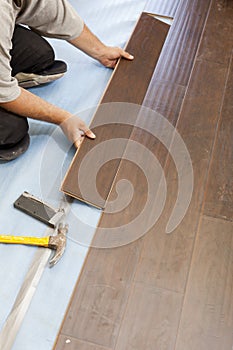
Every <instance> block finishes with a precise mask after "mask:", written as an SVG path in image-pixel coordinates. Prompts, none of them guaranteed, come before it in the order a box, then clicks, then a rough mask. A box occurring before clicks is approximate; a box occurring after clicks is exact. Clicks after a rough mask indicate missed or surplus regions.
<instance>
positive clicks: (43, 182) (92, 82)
mask: <svg viewBox="0 0 233 350" xmlns="http://www.w3.org/2000/svg"><path fill="white" fill-rule="evenodd" d="M71 3H72V4H73V6H74V7H75V8H76V9H77V10H78V12H79V13H80V14H81V15H82V17H83V18H84V19H85V21H86V23H87V24H88V25H89V27H90V28H91V29H92V30H93V31H94V32H95V33H96V34H97V35H98V36H99V37H100V38H101V39H102V40H103V41H104V42H105V43H107V44H109V45H117V46H121V47H124V45H125V44H126V41H127V40H128V38H129V36H130V34H131V32H132V30H133V28H134V25H135V22H136V21H137V19H138V17H139V15H140V13H141V12H142V11H143V9H144V7H145V5H146V0H138V1H134V0H128V1H122V0H96V1H91V0H80V1H79V0H73V1H71ZM51 42H52V45H53V46H54V48H55V51H56V56H57V58H59V59H63V60H65V61H66V62H67V63H68V67H69V70H68V72H67V74H66V75H65V76H64V77H63V78H62V79H60V80H59V81H56V82H54V83H52V84H49V85H47V86H44V87H39V88H34V89H33V90H32V92H33V93H35V94H37V95H39V96H41V97H42V98H45V99H46V100H48V101H50V102H52V103H53V104H56V105H58V106H60V107H62V108H65V109H67V110H69V111H70V112H72V113H78V114H79V115H80V116H81V117H82V118H83V119H85V121H86V122H87V123H89V122H90V118H91V113H89V112H88V113H86V112H85V110H87V109H89V108H90V107H92V106H95V105H96V104H97V103H98V101H99V99H100V97H101V95H102V93H103V91H104V89H105V87H106V84H107V82H108V80H109V78H110V75H111V71H110V70H108V69H106V68H104V67H102V66H101V65H100V64H99V63H98V62H96V61H94V60H93V59H91V58H89V57H87V56H85V55H84V54H83V53H81V52H79V51H78V50H77V49H75V48H74V47H72V46H71V45H69V44H68V43H66V42H64V41H59V40H51ZM30 135H31V145H30V148H29V150H28V151H27V152H26V153H25V154H24V155H23V156H22V157H21V158H19V159H17V160H15V161H12V162H10V163H1V164H0V176H1V182H0V193H1V196H0V218H1V233H2V234H16V235H32V236H43V235H45V232H46V229H47V227H46V226H45V225H44V224H43V223H40V222H38V221H37V220H35V219H33V218H31V217H29V216H27V215H26V214H24V213H22V212H20V211H18V210H16V209H14V208H13V202H14V201H15V200H16V199H17V198H18V196H19V195H20V194H21V193H23V192H24V191H25V190H26V191H28V192H30V193H32V194H33V195H35V196H37V197H39V198H41V199H43V200H44V201H46V202H48V203H50V204H51V205H53V206H54V207H58V206H59V203H60V200H61V198H62V197H63V194H62V193H61V192H59V187H60V184H61V181H62V178H63V177H64V174H65V172H66V170H67V167H68V165H69V163H70V161H71V159H72V157H73V155H74V149H73V148H71V146H70V144H69V142H68V141H67V140H66V139H65V137H64V136H63V134H62V132H61V131H60V129H59V127H55V126H53V125H49V124H47V123H39V122H36V121H30ZM100 214H101V213H100V211H99V210H97V209H95V208H93V207H90V206H87V205H86V204H83V203H80V202H78V201H73V202H72V203H71V205H70V213H69V215H68V218H67V221H68V223H69V235H68V242H67V249H66V252H65V255H64V256H63V258H62V260H61V261H60V262H59V263H58V264H57V265H56V266H55V267H54V268H52V269H49V268H48V267H46V268H45V270H44V272H43V274H42V277H41V279H40V281H39V283H38V285H37V286H35V293H34V296H33V298H32V301H31V304H30V307H29V309H28V311H27V313H26V315H25V317H24V319H23V322H22V325H21V327H20V330H19V332H18V334H17V336H16V340H15V342H14V345H13V347H12V349H13V350H22V349H23V350H29V349H30V350H31V349H33V350H41V349H43V350H50V349H52V347H53V344H54V341H55V338H56V335H57V333H58V331H59V327H60V325H61V322H62V319H63V317H64V313H65V311H66V307H67V305H68V303H69V300H70V297H71V294H72V291H73V288H74V286H75V283H76V281H77V278H78V276H79V273H80V271H81V268H82V265H83V263H84V260H85V257H86V254H87V251H88V243H89V242H90V241H91V238H92V236H93V234H94V232H95V228H96V226H97V224H98V220H99V217H100ZM37 249H38V248H34V247H27V246H14V245H0V266H1V268H0V280H1V284H0V329H2V328H3V326H4V324H5V322H6V320H7V317H8V315H9V314H10V313H11V310H12V307H13V305H14V301H15V299H16V297H17V295H18V293H19V290H20V288H21V286H22V284H23V282H24V279H25V276H26V274H27V272H28V270H29V268H30V266H31V263H32V261H33V258H34V256H35V253H36V251H37ZM9 336H11V335H10V334H9Z"/></svg>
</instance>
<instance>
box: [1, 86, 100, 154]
mask: <svg viewBox="0 0 233 350" xmlns="http://www.w3.org/2000/svg"><path fill="white" fill-rule="evenodd" d="M0 107H2V108H5V109H6V110H8V111H10V112H13V113H15V114H18V115H21V116H22V117H29V118H33V119H38V120H42V121H45V122H48V123H53V124H57V125H59V126H60V127H61V129H62V130H63V132H64V133H65V135H66V136H67V137H68V139H69V140H70V141H71V142H73V143H74V144H75V146H76V147H79V146H80V144H81V141H82V140H83V137H84V136H87V137H89V138H91V139H94V138H95V135H94V134H93V132H92V131H91V130H89V128H88V127H87V125H86V124H85V123H84V121H82V120H81V119H80V118H78V117H76V116H73V115H72V114H71V113H69V112H67V111H65V110H63V109H61V108H59V107H57V106H54V105H52V104H51V103H49V102H47V101H45V100H43V99H41V98H40V97H38V96H36V95H33V94H32V93H31V92H29V91H27V90H24V89H22V88H21V93H20V96H19V97H18V98H17V99H15V100H14V101H11V102H4V103H0Z"/></svg>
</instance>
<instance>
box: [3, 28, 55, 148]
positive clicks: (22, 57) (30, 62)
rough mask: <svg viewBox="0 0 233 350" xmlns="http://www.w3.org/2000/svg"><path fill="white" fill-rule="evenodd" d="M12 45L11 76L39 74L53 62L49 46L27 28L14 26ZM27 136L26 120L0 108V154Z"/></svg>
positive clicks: (15, 146)
mask: <svg viewBox="0 0 233 350" xmlns="http://www.w3.org/2000/svg"><path fill="white" fill-rule="evenodd" d="M12 44H13V46H12V50H11V57H12V59H11V67H12V76H14V75H16V74H17V73H19V72H24V73H37V74H39V73H40V72H41V71H43V70H44V69H46V68H47V67H49V66H50V65H52V64H53V62H54V51H53V49H52V47H51V46H50V44H49V43H48V42H47V41H46V40H45V39H43V38H42V37H41V36H40V35H38V34H36V33H34V32H33V31H31V30H29V29H27V28H24V27H22V26H19V25H16V27H15V31H14V35H13V38H12ZM27 135H28V122H27V119H26V118H24V117H20V116H18V115H16V114H14V113H11V112H8V111H6V110H5V109H3V108H1V107H0V153H1V150H5V149H7V150H10V149H11V148H17V144H19V145H20V144H21V143H22V140H23V139H24V138H25V137H26V136H27Z"/></svg>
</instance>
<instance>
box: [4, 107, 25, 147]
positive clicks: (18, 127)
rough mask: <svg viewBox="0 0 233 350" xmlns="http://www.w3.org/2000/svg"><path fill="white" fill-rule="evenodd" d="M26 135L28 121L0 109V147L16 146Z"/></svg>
mask: <svg viewBox="0 0 233 350" xmlns="http://www.w3.org/2000/svg"><path fill="white" fill-rule="evenodd" d="M27 134H28V121H27V119H26V118H24V117H20V116H18V115H16V114H14V113H10V112H8V111H6V110H4V109H3V108H0V147H1V148H4V147H5V148H8V147H12V146H14V145H16V144H17V143H18V142H20V141H21V140H22V139H23V138H24V137H25V136H26V135H27Z"/></svg>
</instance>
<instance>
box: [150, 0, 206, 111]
mask: <svg viewBox="0 0 233 350" xmlns="http://www.w3.org/2000/svg"><path fill="white" fill-rule="evenodd" d="M209 6H210V0H207V1H203V0H195V1H187V0H181V1H180V2H179V6H178V8H177V11H176V14H175V17H174V21H173V24H172V26H171V29H170V31H169V33H168V36H167V40H166V42H165V45H164V47H163V51H162V52H161V55H160V59H159V62H158V64H157V66H156V69H155V72H154V74H153V77H152V80H151V83H150V86H149V89H148V93H147V95H146V97H145V100H144V102H143V105H144V106H147V107H150V108H153V105H151V100H152V98H151V96H155V95H154V91H153V86H154V82H156V81H166V82H170V83H174V84H178V85H183V86H187V84H188V80H189V77H190V74H191V70H192V67H193V64H194V60H195V56H196V53H197V49H198V45H199V42H200V39H201V35H202V31H203V28H204V25H205V21H206V17H207V14H208V10H209ZM148 99H149V100H148ZM147 100H148V102H147ZM155 100H156V99H155Z"/></svg>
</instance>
